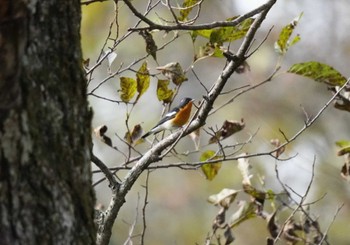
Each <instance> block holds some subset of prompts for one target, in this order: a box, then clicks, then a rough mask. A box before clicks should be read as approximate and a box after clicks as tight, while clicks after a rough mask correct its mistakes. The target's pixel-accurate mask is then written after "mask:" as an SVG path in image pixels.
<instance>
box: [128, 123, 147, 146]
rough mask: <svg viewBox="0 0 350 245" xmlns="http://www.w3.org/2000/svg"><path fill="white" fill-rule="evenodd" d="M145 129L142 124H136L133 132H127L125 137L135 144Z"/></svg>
mask: <svg viewBox="0 0 350 245" xmlns="http://www.w3.org/2000/svg"><path fill="white" fill-rule="evenodd" d="M142 133H143V130H142V127H141V125H140V124H136V125H135V126H134V128H133V129H132V131H131V133H130V132H126V133H125V136H124V139H125V140H126V142H128V143H129V144H133V143H134V142H135V141H136V140H137V139H139V138H140V137H141V136H142Z"/></svg>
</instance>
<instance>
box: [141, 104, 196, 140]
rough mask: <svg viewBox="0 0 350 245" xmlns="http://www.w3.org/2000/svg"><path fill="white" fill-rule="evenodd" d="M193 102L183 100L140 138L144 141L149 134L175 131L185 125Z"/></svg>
mask: <svg viewBox="0 0 350 245" xmlns="http://www.w3.org/2000/svg"><path fill="white" fill-rule="evenodd" d="M193 101H194V99H191V98H187V97H186V98H183V99H182V100H181V101H180V104H179V105H178V106H176V107H174V108H173V109H172V110H170V111H169V112H168V113H167V114H165V116H164V117H163V118H162V119H161V120H160V121H159V122H158V123H157V125H156V126H154V127H153V128H152V129H151V130H150V131H148V132H147V133H146V134H144V135H143V136H142V137H141V138H142V139H145V138H146V137H147V136H149V135H151V134H156V133H159V132H161V131H163V130H166V129H168V130H171V129H176V128H179V127H182V126H183V125H185V124H186V123H187V121H188V119H189V118H190V115H191V109H192V103H193Z"/></svg>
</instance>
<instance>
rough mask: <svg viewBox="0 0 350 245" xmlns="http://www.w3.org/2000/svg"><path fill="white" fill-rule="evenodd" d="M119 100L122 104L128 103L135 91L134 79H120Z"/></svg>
mask: <svg viewBox="0 0 350 245" xmlns="http://www.w3.org/2000/svg"><path fill="white" fill-rule="evenodd" d="M120 88H121V90H119V92H120V98H121V99H122V101H123V102H126V103H127V102H129V101H130V100H131V99H132V98H133V97H134V95H135V93H136V90H137V82H136V80H135V79H133V78H130V77H121V78H120Z"/></svg>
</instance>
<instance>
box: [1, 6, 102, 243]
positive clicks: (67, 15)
mask: <svg viewBox="0 0 350 245" xmlns="http://www.w3.org/2000/svg"><path fill="white" fill-rule="evenodd" d="M80 15H81V13H80V1H78V0H74V1H59V0H45V1H35V0H28V1H24V0H2V1H1V2H0V244H11V245H15V244H93V243H94V242H95V233H96V231H95V226H94V223H93V205H94V193H93V189H92V187H91V171H90V147H91V139H90V121H91V113H90V111H89V109H88V105H87V98H86V83H85V80H84V74H83V70H82V68H81V61H82V54H81V49H80V34H79V31H80Z"/></svg>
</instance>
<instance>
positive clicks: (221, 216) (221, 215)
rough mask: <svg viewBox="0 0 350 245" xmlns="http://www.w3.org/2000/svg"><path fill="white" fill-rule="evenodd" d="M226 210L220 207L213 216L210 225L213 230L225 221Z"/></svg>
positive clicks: (220, 226)
mask: <svg viewBox="0 0 350 245" xmlns="http://www.w3.org/2000/svg"><path fill="white" fill-rule="evenodd" d="M226 210H227V209H226V208H221V209H220V211H219V213H218V214H217V215H216V216H215V219H214V222H213V225H212V228H213V230H216V229H217V228H222V226H223V224H224V223H225V218H226Z"/></svg>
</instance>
